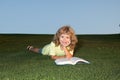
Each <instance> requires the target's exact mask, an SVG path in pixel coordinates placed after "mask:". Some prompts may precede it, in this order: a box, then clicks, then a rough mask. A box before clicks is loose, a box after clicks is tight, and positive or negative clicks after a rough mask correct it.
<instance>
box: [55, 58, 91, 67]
mask: <svg viewBox="0 0 120 80" xmlns="http://www.w3.org/2000/svg"><path fill="white" fill-rule="evenodd" d="M55 63H56V65H66V64H69V65H75V64H79V63H80V64H81V63H87V64H90V62H88V61H87V60H85V59H82V58H79V57H72V58H70V59H68V58H60V59H56V60H55Z"/></svg>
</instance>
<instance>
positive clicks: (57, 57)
mask: <svg viewBox="0 0 120 80" xmlns="http://www.w3.org/2000/svg"><path fill="white" fill-rule="evenodd" d="M65 57H66V56H51V59H54V60H55V59H59V58H65Z"/></svg>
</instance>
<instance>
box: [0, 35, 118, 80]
mask: <svg viewBox="0 0 120 80" xmlns="http://www.w3.org/2000/svg"><path fill="white" fill-rule="evenodd" d="M52 37H53V35H26V34H21V35H20V34H19V35H15V34H13V35H12V34H6V35H5V34H0V80H120V34H116V35H78V40H79V43H78V44H77V47H76V50H75V55H74V56H76V57H81V58H83V59H86V60H88V61H90V62H91V64H77V65H74V66H73V65H65V66H57V65H56V64H55V63H54V61H53V60H51V59H50V57H49V56H42V55H39V54H33V53H32V52H29V51H27V50H26V47H27V45H34V46H36V47H42V46H44V45H46V44H48V43H50V41H51V40H52Z"/></svg>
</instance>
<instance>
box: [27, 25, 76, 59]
mask: <svg viewBox="0 0 120 80" xmlns="http://www.w3.org/2000/svg"><path fill="white" fill-rule="evenodd" d="M77 42H78V40H77V37H76V35H75V32H74V30H73V29H72V28H71V27H70V26H63V27H61V28H60V29H58V31H57V32H56V34H55V35H54V38H53V41H51V43H50V44H47V45H46V46H44V47H43V48H42V49H40V48H35V47H33V46H28V47H27V49H28V50H29V51H32V52H36V53H41V54H42V55H49V56H51V58H52V59H58V58H65V57H66V58H68V59H69V58H71V57H73V52H74V48H75V46H76V43H77Z"/></svg>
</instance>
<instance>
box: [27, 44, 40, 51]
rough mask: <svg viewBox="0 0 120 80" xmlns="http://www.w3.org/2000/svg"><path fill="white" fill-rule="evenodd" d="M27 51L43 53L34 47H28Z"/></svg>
mask: <svg viewBox="0 0 120 80" xmlns="http://www.w3.org/2000/svg"><path fill="white" fill-rule="evenodd" d="M27 49H28V50H29V51H32V52H35V53H40V51H41V49H39V48H35V47H33V46H28V47H27Z"/></svg>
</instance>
